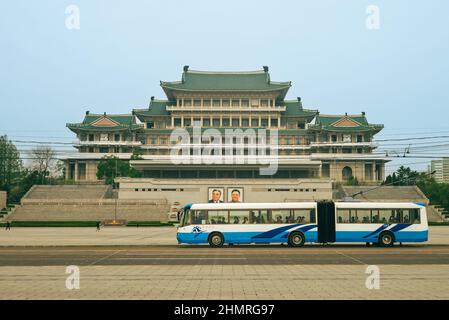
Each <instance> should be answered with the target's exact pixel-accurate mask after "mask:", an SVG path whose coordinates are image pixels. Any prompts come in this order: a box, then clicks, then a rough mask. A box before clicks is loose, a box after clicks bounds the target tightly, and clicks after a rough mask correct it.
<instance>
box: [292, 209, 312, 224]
mask: <svg viewBox="0 0 449 320" xmlns="http://www.w3.org/2000/svg"><path fill="white" fill-rule="evenodd" d="M294 213H295V214H294V219H295V220H294V222H295V223H315V222H316V217H315V209H295V210H294Z"/></svg>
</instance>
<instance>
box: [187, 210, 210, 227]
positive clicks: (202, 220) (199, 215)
mask: <svg viewBox="0 0 449 320" xmlns="http://www.w3.org/2000/svg"><path fill="white" fill-rule="evenodd" d="M190 216H191V224H207V211H206V210H190Z"/></svg>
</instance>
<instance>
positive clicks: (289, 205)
mask: <svg viewBox="0 0 449 320" xmlns="http://www.w3.org/2000/svg"><path fill="white" fill-rule="evenodd" d="M315 207H316V202H280V203H279V202H278V203H274V202H272V203H246V202H244V203H233V202H228V203H226V202H223V203H194V204H192V205H191V207H190V209H191V210H214V209H215V210H229V209H312V208H315Z"/></svg>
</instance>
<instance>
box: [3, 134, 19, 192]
mask: <svg viewBox="0 0 449 320" xmlns="http://www.w3.org/2000/svg"><path fill="white" fill-rule="evenodd" d="M23 171H24V169H23V163H22V160H21V159H20V153H19V151H18V150H17V148H16V146H15V145H14V144H13V143H12V142H11V141H10V140H8V137H7V136H6V135H5V136H0V190H4V191H7V192H8V198H9V197H10V195H11V190H12V189H13V187H14V186H15V185H16V184H18V183H19V182H20V180H21V179H22V177H23Z"/></svg>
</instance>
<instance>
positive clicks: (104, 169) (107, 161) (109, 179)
mask: <svg viewBox="0 0 449 320" xmlns="http://www.w3.org/2000/svg"><path fill="white" fill-rule="evenodd" d="M117 177H130V178H139V177H141V173H140V172H139V171H137V170H136V169H134V168H132V167H131V166H130V165H129V161H124V160H120V159H119V158H117V157H114V156H105V157H103V158H102V159H101V160H100V162H99V163H98V167H97V178H98V179H104V180H105V183H106V184H113V183H114V179H115V178H117Z"/></svg>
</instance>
